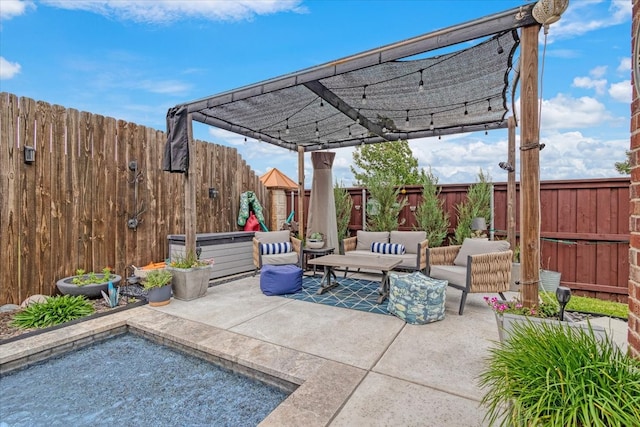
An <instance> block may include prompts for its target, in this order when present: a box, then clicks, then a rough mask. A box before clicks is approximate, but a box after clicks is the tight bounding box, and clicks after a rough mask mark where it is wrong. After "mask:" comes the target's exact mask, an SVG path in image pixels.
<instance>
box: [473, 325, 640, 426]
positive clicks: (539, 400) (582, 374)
mask: <svg viewBox="0 0 640 427" xmlns="http://www.w3.org/2000/svg"><path fill="white" fill-rule="evenodd" d="M480 385H481V387H482V388H483V390H484V391H485V395H484V397H483V398H482V404H483V405H485V407H486V408H487V414H486V416H485V421H487V422H488V424H489V425H510V426H542V425H545V426H631V425H638V420H640V361H639V360H636V359H634V358H632V357H631V355H630V354H627V353H625V352H624V351H623V350H622V349H620V348H619V347H618V346H617V345H616V344H614V343H613V341H612V340H609V339H600V338H599V337H598V336H597V335H596V334H595V333H594V331H593V330H591V329H587V330H584V329H573V328H565V327H562V326H561V325H560V324H536V323H526V324H521V325H519V326H518V327H516V328H514V331H513V333H512V335H511V338H510V339H509V340H508V341H506V342H503V343H500V344H498V345H496V346H495V347H493V348H491V349H490V355H489V357H488V359H487V364H486V368H485V369H484V371H483V372H482V373H481V374H480Z"/></svg>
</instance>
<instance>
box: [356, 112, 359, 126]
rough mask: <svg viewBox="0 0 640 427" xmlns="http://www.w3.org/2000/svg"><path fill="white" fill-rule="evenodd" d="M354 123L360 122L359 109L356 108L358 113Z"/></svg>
mask: <svg viewBox="0 0 640 427" xmlns="http://www.w3.org/2000/svg"><path fill="white" fill-rule="evenodd" d="M356 124H357V125H359V124H360V109H359V108H358V115H357V116H356Z"/></svg>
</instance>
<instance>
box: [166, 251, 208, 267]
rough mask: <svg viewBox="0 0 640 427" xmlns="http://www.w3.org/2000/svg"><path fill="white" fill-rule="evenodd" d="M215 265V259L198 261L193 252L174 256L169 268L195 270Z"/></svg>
mask: <svg viewBox="0 0 640 427" xmlns="http://www.w3.org/2000/svg"><path fill="white" fill-rule="evenodd" d="M209 264H213V259H208V260H201V259H198V255H196V254H195V253H194V252H193V251H188V252H187V253H186V254H184V255H183V254H173V256H172V257H171V262H170V263H169V266H171V267H173V268H184V269H187V268H194V267H204V266H205V265H209Z"/></svg>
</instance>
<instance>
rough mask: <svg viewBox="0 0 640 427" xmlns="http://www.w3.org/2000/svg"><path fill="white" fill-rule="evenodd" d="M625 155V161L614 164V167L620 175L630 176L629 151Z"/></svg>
mask: <svg viewBox="0 0 640 427" xmlns="http://www.w3.org/2000/svg"><path fill="white" fill-rule="evenodd" d="M625 155H626V156H627V159H626V160H625V161H624V162H616V163H615V167H616V170H617V171H618V173H619V174H620V175H630V174H631V151H629V150H627V151H625Z"/></svg>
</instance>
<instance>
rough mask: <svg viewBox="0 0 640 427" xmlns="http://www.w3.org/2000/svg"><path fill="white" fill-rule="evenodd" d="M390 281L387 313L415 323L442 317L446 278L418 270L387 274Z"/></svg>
mask: <svg viewBox="0 0 640 427" xmlns="http://www.w3.org/2000/svg"><path fill="white" fill-rule="evenodd" d="M389 283H390V290H389V304H388V305H387V310H389V313H391V314H393V315H395V316H397V317H399V318H400V319H402V320H404V321H405V322H407V323H411V324H415V325H423V324H425V323H431V322H435V321H438V320H442V319H444V304H445V299H446V295H447V292H446V291H447V284H448V282H447V281H446V280H438V279H432V278H431V277H428V276H425V275H424V274H422V273H420V272H418V271H417V272H414V273H411V274H398V273H390V274H389Z"/></svg>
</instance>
